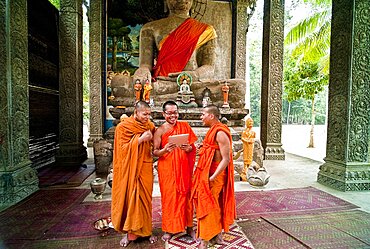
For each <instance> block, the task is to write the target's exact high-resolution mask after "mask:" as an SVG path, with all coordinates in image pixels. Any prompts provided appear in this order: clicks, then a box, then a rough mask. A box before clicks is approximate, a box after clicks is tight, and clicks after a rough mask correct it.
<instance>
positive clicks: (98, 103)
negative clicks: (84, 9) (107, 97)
mask: <svg viewBox="0 0 370 249" xmlns="http://www.w3.org/2000/svg"><path fill="white" fill-rule="evenodd" d="M102 13H103V3H102V0H91V1H90V12H89V24H90V31H89V48H90V55H89V62H90V137H89V141H88V144H87V145H88V146H92V145H93V143H94V141H97V140H99V139H101V138H102V137H103V123H102V120H103V119H104V117H103V112H102V110H103V109H104V107H103V106H102V103H103V101H102V96H103V95H102V85H103V84H102V75H103V74H102V64H103V63H102V61H103V58H102V57H103V53H104V52H103V48H102V44H103V42H104V41H103V30H104V29H103V28H102V27H103V20H104V19H103V17H102Z"/></svg>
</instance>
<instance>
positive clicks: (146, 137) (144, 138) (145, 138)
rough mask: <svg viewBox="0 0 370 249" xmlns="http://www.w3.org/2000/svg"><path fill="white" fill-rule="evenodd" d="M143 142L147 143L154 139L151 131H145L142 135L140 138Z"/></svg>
mask: <svg viewBox="0 0 370 249" xmlns="http://www.w3.org/2000/svg"><path fill="white" fill-rule="evenodd" d="M139 139H140V140H141V142H147V141H150V140H152V139H153V134H152V132H151V131H150V130H147V131H145V132H144V133H143V134H141V136H140V138H139Z"/></svg>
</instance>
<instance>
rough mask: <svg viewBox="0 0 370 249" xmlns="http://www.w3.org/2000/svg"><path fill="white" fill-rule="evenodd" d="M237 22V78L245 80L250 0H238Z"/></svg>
mask: <svg viewBox="0 0 370 249" xmlns="http://www.w3.org/2000/svg"><path fill="white" fill-rule="evenodd" d="M236 4H237V11H236V13H237V16H236V19H237V22H236V55H235V78H236V79H243V80H245V69H246V64H245V56H246V44H247V29H248V17H247V9H248V7H249V5H250V0H238V1H237V3H236Z"/></svg>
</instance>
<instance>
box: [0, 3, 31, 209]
mask: <svg viewBox="0 0 370 249" xmlns="http://www.w3.org/2000/svg"><path fill="white" fill-rule="evenodd" d="M0 55H1V56H0V112H1V115H0V117H1V118H0V210H1V209H4V208H6V207H9V206H11V205H13V204H15V203H17V202H19V201H20V200H22V199H24V198H25V197H27V196H29V195H30V194H32V193H33V192H35V191H37V190H38V178H37V174H36V170H34V169H33V168H31V161H30V160H29V119H28V117H29V104H28V26H27V1H26V0H19V1H0Z"/></svg>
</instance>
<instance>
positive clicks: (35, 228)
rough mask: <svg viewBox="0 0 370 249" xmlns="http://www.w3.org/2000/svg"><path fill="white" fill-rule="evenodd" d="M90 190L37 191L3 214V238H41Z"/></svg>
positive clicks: (0, 230)
mask: <svg viewBox="0 0 370 249" xmlns="http://www.w3.org/2000/svg"><path fill="white" fill-rule="evenodd" d="M89 193H90V190H88V189H54V190H39V191H37V192H36V193H34V194H32V195H31V196H29V197H28V198H26V199H25V200H23V201H21V202H20V203H18V204H16V205H14V206H12V207H10V208H8V209H7V210H5V211H3V212H1V213H0V224H1V226H0V241H5V240H7V239H18V240H19V239H37V238H41V237H42V236H43V235H44V233H45V232H46V231H47V230H48V229H49V228H50V227H51V226H53V225H54V224H58V223H59V222H61V220H62V218H63V216H64V215H65V214H68V213H69V212H70V211H71V210H72V209H73V208H75V207H76V206H78V204H79V203H81V202H82V201H83V199H84V198H85V197H86V196H87V195H88V194H89Z"/></svg>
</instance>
